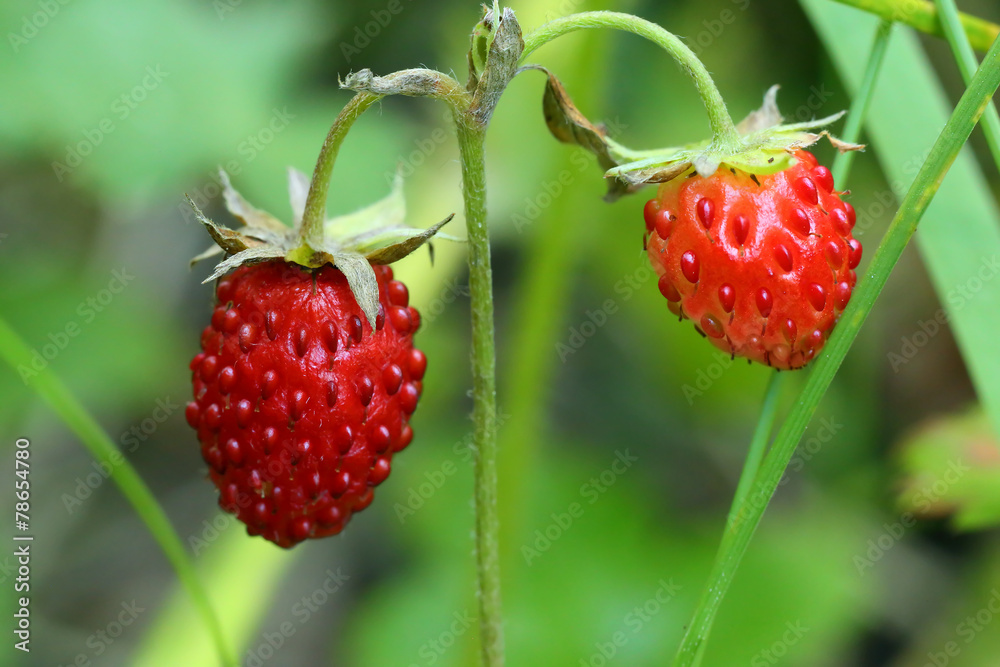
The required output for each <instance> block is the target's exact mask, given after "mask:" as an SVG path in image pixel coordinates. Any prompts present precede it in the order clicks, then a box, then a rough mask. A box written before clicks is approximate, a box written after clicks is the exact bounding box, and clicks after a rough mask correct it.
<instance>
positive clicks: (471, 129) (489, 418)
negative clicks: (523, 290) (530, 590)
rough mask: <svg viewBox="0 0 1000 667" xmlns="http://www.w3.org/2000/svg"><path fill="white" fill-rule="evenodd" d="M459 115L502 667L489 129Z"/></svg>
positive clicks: (481, 519)
mask: <svg viewBox="0 0 1000 667" xmlns="http://www.w3.org/2000/svg"><path fill="white" fill-rule="evenodd" d="M455 116H456V117H455V124H456V127H457V128H458V145H459V149H460V151H461V162H462V190H463V195H464V199H465V223H466V226H467V227H468V243H469V300H470V302H471V308H472V401H473V412H472V419H473V424H474V431H475V439H474V448H473V452H474V453H475V467H474V473H473V474H474V478H475V505H476V565H477V574H478V579H479V635H480V646H481V648H482V658H483V664H484V665H487V666H488V667H500V666H501V665H503V664H504V647H503V615H502V612H501V610H502V605H501V597H500V519H499V516H498V511H499V510H498V507H497V434H496V415H497V409H496V345H495V341H494V332H493V271H492V268H491V266H490V239H489V230H488V229H487V226H486V162H485V154H484V153H485V140H486V128H485V127H484V126H482V125H480V124H478V123H476V122H475V121H474V119H472V118H471V117H470V116H469V115H468V114H459V113H457V112H456V114H455Z"/></svg>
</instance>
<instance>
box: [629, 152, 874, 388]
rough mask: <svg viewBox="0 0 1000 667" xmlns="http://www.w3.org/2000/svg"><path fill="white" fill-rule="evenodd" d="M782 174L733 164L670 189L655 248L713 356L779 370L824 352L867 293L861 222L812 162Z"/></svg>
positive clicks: (673, 301) (660, 197)
mask: <svg viewBox="0 0 1000 667" xmlns="http://www.w3.org/2000/svg"><path fill="white" fill-rule="evenodd" d="M795 158H796V160H795V163H794V164H793V165H791V166H790V167H788V168H787V169H784V170H782V171H779V172H777V173H774V174H770V175H760V176H756V175H751V174H748V173H745V172H741V171H737V170H730V169H728V168H727V167H726V166H725V165H723V166H722V167H721V168H720V169H718V170H717V171H716V172H715V173H714V174H712V175H711V176H709V177H707V178H702V177H701V176H699V175H697V173H695V172H694V171H691V173H690V174H689V175H688V176H687V177H685V176H681V177H679V178H676V179H674V180H671V181H668V182H666V183H664V184H662V185H661V186H660V188H659V191H658V192H657V196H656V198H655V199H652V200H650V201H649V202H648V203H647V204H646V208H645V211H644V217H645V220H646V248H647V250H648V252H649V258H650V261H651V262H652V264H653V267H654V268H655V270H656V271H657V273H658V274H659V276H660V280H659V287H660V291H661V292H662V294H663V296H665V297H666V298H667V301H668V302H669V307H670V309H671V311H673V312H674V314H676V315H678V316H680V317H681V318H689V319H691V320H692V321H693V322H694V323H695V326H696V327H697V328H698V330H699V331H700V332H701V333H703V334H704V335H705V336H706V337H707V338H708V339H709V340H710V341H711V342H712V344H713V345H715V346H716V347H718V348H719V349H721V350H724V351H726V352H729V353H731V354H733V355H736V356H741V357H746V358H748V359H751V360H753V361H758V362H760V363H763V364H767V365H768V366H773V367H775V368H780V369H793V368H800V367H802V366H804V365H805V364H806V363H808V362H809V360H811V359H812V358H813V357H814V356H815V355H816V353H817V352H818V351H819V350H820V349H821V348H822V347H823V345H824V343H825V342H826V339H827V338H828V337H829V334H830V331H831V329H832V328H833V326H834V324H835V323H836V322H837V319H838V317H839V315H840V313H841V312H842V311H843V310H844V308H845V307H846V306H847V302H848V300H849V299H850V298H851V292H852V290H853V288H854V285H855V283H856V282H857V275H856V274H855V271H854V269H855V268H857V266H858V262H860V260H861V244H860V243H859V242H858V241H857V240H855V239H854V238H853V237H852V236H851V229H852V228H853V226H854V221H855V213H854V209H853V207H852V206H851V205H850V204H848V203H846V202H844V201H842V200H841V198H840V194H841V193H838V192H836V191H835V190H834V184H833V177H832V176H831V174H830V171H829V170H828V169H827V168H826V167H823V166H820V165H818V164H817V162H816V158H815V157H814V156H813V155H812V154H811V153H809V152H807V151H804V150H799V151H797V152H796V153H795Z"/></svg>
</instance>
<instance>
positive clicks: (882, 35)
mask: <svg viewBox="0 0 1000 667" xmlns="http://www.w3.org/2000/svg"><path fill="white" fill-rule="evenodd" d="M892 26H893V24H892V22H891V21H886V20H882V21H880V22H879V24H878V28H876V29H875V40H874V42H873V43H872V48H871V51H869V52H868V64H867V65H865V73H864V75H863V76H862V77H861V85H860V86H859V87H858V92H857V94H856V95H854V97H853V101H852V102H851V110H850V112H849V113H848V114H847V122H846V123H844V131H843V132H841V133H840V138H841V139H843V140H844V141H846V142H848V143H852V144H856V143H858V140H859V139H861V128H862V126H863V125H864V122H865V118H867V117H868V110H869V109H870V108H871V103H872V98H873V97H874V96H875V82H876V81H878V75H879V72H881V71H882V64H883V63H884V62H885V52H886V50H887V49H888V47H889V37H890V36H891V35H892ZM857 155H858V153H857V151H847V152H846V153H840V154H838V155H837V159H836V160H835V161H834V163H833V168H832V169H831V170H830V171H831V172H832V173H833V182H834V183H836V184H837V187H838V188H841V189H843V188H844V187H845V184H846V183H847V177H848V176H849V175H850V173H851V166H852V165H853V164H854V158H855V157H857Z"/></svg>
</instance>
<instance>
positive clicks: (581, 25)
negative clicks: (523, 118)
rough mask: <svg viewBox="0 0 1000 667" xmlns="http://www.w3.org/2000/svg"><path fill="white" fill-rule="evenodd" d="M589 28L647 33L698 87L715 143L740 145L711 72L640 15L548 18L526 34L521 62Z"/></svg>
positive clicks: (676, 39)
mask: <svg viewBox="0 0 1000 667" xmlns="http://www.w3.org/2000/svg"><path fill="white" fill-rule="evenodd" d="M588 28H611V29H613V30H623V31H625V32H630V33H632V34H634V35H639V36H640V37H645V38H646V39H648V40H650V41H651V42H654V43H656V44H657V45H659V46H660V47H662V48H663V49H664V50H665V51H666V52H667V53H668V54H670V57H671V58H673V59H674V60H675V61H677V64H678V65H680V66H681V69H683V70H684V72H685V73H686V74H687V75H688V76H689V77H690V78H691V80H692V81H693V82H694V85H695V88H697V89H698V94H699V95H700V96H701V99H702V102H703V103H704V105H705V110H706V111H707V112H708V120H709V123H711V125H712V133H713V134H714V135H715V141H716V143H717V144H719V145H720V146H727V147H735V146H738V145H739V140H740V139H739V133H738V132H737V131H736V126H735V125H734V124H733V119H732V117H731V116H730V115H729V110H728V109H726V103H725V102H724V101H723V99H722V95H721V94H720V93H719V89H718V88H716V87H715V82H714V81H712V75H711V74H709V73H708V70H707V69H705V66H704V65H703V64H702V62H701V61H700V60H698V56H696V55H695V54H694V52H693V51H692V50H691V49H689V48H688V47H687V45H686V44H684V42H683V41H681V39H680V38H679V37H677V35H675V34H673V33H671V32H669V31H667V30H665V29H664V28H662V27H660V26H658V25H657V24H655V23H652V22H650V21H646V20H644V19H641V18H638V17H637V16H632V15H631V14H622V13H620V12H581V13H579V14H572V15H570V16H566V17H563V18H559V19H555V20H553V21H549V22H548V23H546V24H544V25H542V26H541V27H539V28H538V29H537V30H534V31H532V32H530V33H528V35H526V36H525V38H524V52H523V53H522V55H521V62H522V63H523V62H524V60H525V59H526V58H527V57H528V56H529V55H531V53H532V52H533V51H535V50H536V49H537V48H539V47H540V46H542V45H543V44H546V43H547V42H550V41H552V40H553V39H555V38H557V37H561V36H562V35H565V34H566V33H569V32H573V31H575V30H586V29H588Z"/></svg>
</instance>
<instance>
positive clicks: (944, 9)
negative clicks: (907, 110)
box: [934, 0, 1000, 168]
mask: <svg viewBox="0 0 1000 667" xmlns="http://www.w3.org/2000/svg"><path fill="white" fill-rule="evenodd" d="M934 4H935V6H936V7H937V9H938V15H939V16H940V17H941V29H942V30H943V31H944V36H945V38H946V39H947V40H948V44H949V45H950V46H951V52H952V53H953V54H955V62H956V63H957V64H958V70H959V71H960V72H961V73H962V80H963V81H965V83H966V85H968V83H969V81H971V80H972V77H973V75H975V73H976V68H977V67H979V61H978V60H976V53H975V51H973V50H972V45H971V44H970V43H969V38H968V37H967V36H966V34H965V30H963V29H962V20H961V16H960V15H959V12H958V7H956V6H955V0H934ZM981 125H982V127H983V133H984V134H985V135H986V143H987V144H988V145H989V147H990V153H991V154H992V155H993V162H995V163H996V165H997V167H998V168H1000V116H998V115H997V108H996V105H994V104H993V103H990V106H989V108H988V109H986V113H984V114H983V120H982V121H981Z"/></svg>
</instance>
